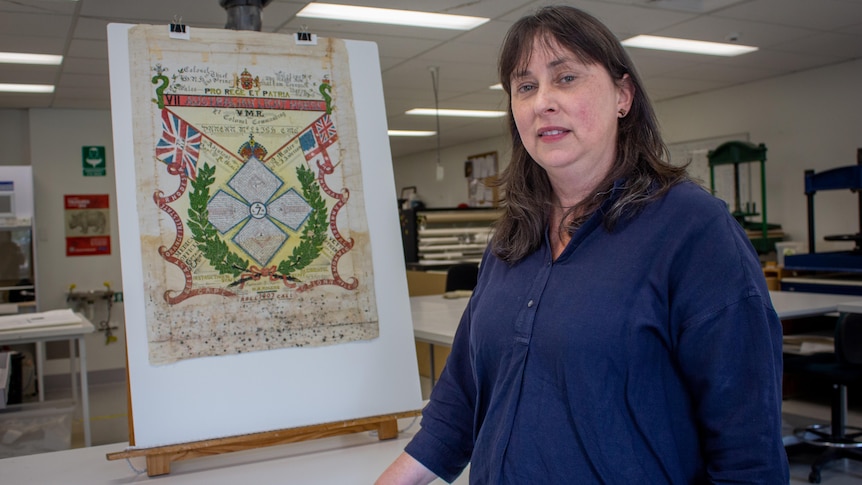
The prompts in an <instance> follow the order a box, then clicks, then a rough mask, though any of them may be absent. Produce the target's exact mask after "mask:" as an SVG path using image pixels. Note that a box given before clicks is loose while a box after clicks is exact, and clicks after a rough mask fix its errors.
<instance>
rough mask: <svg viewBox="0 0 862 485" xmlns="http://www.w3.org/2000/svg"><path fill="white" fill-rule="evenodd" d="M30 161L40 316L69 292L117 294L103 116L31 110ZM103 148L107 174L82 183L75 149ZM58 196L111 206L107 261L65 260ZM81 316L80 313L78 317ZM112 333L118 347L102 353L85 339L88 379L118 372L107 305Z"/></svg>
mask: <svg viewBox="0 0 862 485" xmlns="http://www.w3.org/2000/svg"><path fill="white" fill-rule="evenodd" d="M29 133H30V134H31V135H30V142H31V143H30V156H31V165H32V166H33V179H34V193H35V194H36V207H35V209H36V216H35V221H36V255H37V268H36V270H37V273H36V291H37V292H38V293H37V294H38V301H39V307H40V310H42V311H45V310H52V309H57V308H66V307H67V306H68V305H67V303H66V293H67V291H68V290H69V286H70V285H72V284H74V285H76V290H78V291H87V290H103V289H105V287H104V286H103V283H105V282H108V283H109V284H110V285H111V288H112V289H114V290H115V291H120V290H122V288H121V284H122V281H121V273H120V247H119V242H118V241H119V237H118V233H117V209H116V207H117V198H116V191H115V189H114V185H115V184H114V172H113V170H114V158H113V143H112V138H111V136H112V135H111V113H110V112H109V111H95V110H53V109H52V110H49V109H36V110H31V111H30V112H29ZM83 146H104V147H105V154H106V158H107V160H106V164H107V173H106V175H105V176H104V177H84V175H83V168H82V162H81V147H83ZM66 194H108V195H109V199H110V206H111V218H110V225H111V254H110V255H99V256H74V257H68V256H66V245H65V237H66V236H65V228H64V219H63V216H64V209H63V196H64V195H66ZM94 307H95V308H94V312H93V315H92V316H93V318H92V320H93V324H94V325H97V326H98V324H99V321H101V320H105V318H106V316H107V309H106V305H105V304H104V303H103V302H99V303H97V304H96V305H94ZM85 315H86V312H85ZM111 322H112V325H116V326H118V327H119V328H118V329H117V331H116V333H115V335H117V336H118V341H117V342H114V343H111V344H109V345H106V343H105V335H104V333H102V332H96V333H94V334H92V335H90V336H88V337H87V339H86V342H87V367H88V370H89V371H98V370H105V369H118V368H123V367H125V338H124V332H123V322H124V319H123V305H122V304H121V303H120V304H114V307H113V310H112V312H111ZM68 369H69V368H68V363H67V362H66V361H65V360H62V359H53V360H49V361H48V362H47V363H46V369H45V370H46V373H47V374H53V373H68Z"/></svg>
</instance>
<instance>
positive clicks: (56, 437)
mask: <svg viewBox="0 0 862 485" xmlns="http://www.w3.org/2000/svg"><path fill="white" fill-rule="evenodd" d="M75 409H76V406H75V403H74V402H73V401H52V402H40V403H26V404H16V405H10V406H7V407H6V409H3V410H2V411H0V458H9V457H13V456H24V455H32V454H34V453H45V452H49V451H60V450H68V449H69V447H70V446H71V442H72V417H73V414H74V412H75Z"/></svg>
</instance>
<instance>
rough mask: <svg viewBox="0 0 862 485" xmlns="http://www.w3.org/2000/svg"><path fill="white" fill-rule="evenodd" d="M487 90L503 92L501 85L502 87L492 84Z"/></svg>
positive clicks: (498, 84)
mask: <svg viewBox="0 0 862 485" xmlns="http://www.w3.org/2000/svg"><path fill="white" fill-rule="evenodd" d="M488 89H494V90H497V91H502V90H503V85H502V84H500V83H497V84H492V85H490V86H488Z"/></svg>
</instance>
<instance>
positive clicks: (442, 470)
mask: <svg viewBox="0 0 862 485" xmlns="http://www.w3.org/2000/svg"><path fill="white" fill-rule="evenodd" d="M469 315H470V305H469V304H468V305H467V309H466V310H465V311H464V315H463V316H462V317H461V322H460V323H459V325H458V330H457V331H456V332H455V340H454V342H453V344H452V352H451V353H450V354H449V358H448V359H447V360H446V366H445V367H444V369H443V371H442V373H441V374H440V379H439V380H438V381H437V383H436V385H435V386H434V389H433V390H432V391H431V398H430V402H429V403H428V405H427V406H425V409H423V410H422V427H421V429H420V430H419V432H418V433H416V435H415V436H414V437H413V440H411V441H410V443H408V445H407V447H406V448H405V450H404V451H406V452H407V454H409V455H410V456H412V457H413V458H415V459H416V460H417V461H419V462H420V463H422V464H423V465H425V467H427V468H428V469H429V470H431V471H432V472H434V473H435V474H436V475H437V476H439V477H440V478H442V479H443V480H445V481H447V482H450V483H451V482H452V481H454V480H455V479H456V478H458V475H460V474H461V472H462V471H463V470H464V468H465V467H466V466H467V464H468V463H469V462H470V456H471V454H472V452H473V416H474V409H475V404H476V400H475V395H476V390H475V389H476V387H475V383H474V380H473V371H472V366H471V365H470V351H469V335H470V317H469Z"/></svg>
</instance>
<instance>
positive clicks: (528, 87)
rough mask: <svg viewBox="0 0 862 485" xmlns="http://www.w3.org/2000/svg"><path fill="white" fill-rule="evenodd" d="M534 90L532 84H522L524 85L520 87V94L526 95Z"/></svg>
mask: <svg viewBox="0 0 862 485" xmlns="http://www.w3.org/2000/svg"><path fill="white" fill-rule="evenodd" d="M532 90H533V85H532V84H522V85H520V86H518V92H519V93H526V92H529V91H532Z"/></svg>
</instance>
